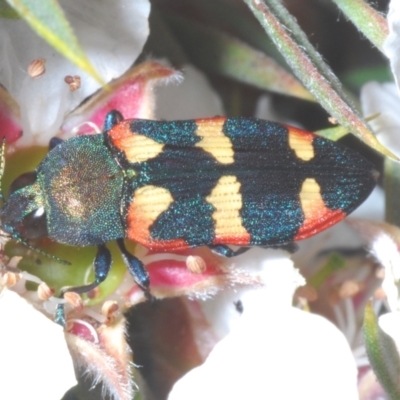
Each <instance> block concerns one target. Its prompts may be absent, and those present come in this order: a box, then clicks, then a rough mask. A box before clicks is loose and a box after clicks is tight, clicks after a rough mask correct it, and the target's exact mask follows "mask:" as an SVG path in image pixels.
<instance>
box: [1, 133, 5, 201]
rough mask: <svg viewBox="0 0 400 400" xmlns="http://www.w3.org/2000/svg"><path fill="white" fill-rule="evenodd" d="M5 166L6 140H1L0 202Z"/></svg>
mask: <svg viewBox="0 0 400 400" xmlns="http://www.w3.org/2000/svg"><path fill="white" fill-rule="evenodd" d="M5 165H6V138H3V140H2V141H1V148H0V186H1V187H0V201H2V202H3V201H4V196H3V185H2V183H3V174H4V168H5Z"/></svg>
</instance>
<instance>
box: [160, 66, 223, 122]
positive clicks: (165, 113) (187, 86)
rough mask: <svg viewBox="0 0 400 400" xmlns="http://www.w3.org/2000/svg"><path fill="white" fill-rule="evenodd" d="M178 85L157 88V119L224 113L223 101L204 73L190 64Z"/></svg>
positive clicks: (210, 115) (187, 117)
mask: <svg viewBox="0 0 400 400" xmlns="http://www.w3.org/2000/svg"><path fill="white" fill-rule="evenodd" d="M183 76H184V79H183V81H182V83H180V84H178V85H174V84H171V85H167V86H162V87H159V88H157V110H156V115H157V119H167V120H174V119H191V118H202V117H213V116H215V115H223V114H224V112H223V108H222V103H221V100H220V99H219V97H218V96H217V95H216V93H215V91H214V90H213V88H212V87H211V85H210V84H209V82H208V81H207V79H206V78H205V76H204V74H202V73H201V72H199V71H198V70H197V69H196V68H194V67H192V66H190V65H188V66H186V67H185V68H184V70H183Z"/></svg>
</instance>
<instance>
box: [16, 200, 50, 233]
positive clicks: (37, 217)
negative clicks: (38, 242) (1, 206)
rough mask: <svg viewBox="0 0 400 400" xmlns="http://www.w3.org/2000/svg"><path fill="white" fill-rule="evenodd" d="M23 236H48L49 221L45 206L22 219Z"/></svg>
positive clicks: (21, 231)
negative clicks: (47, 220)
mask: <svg viewBox="0 0 400 400" xmlns="http://www.w3.org/2000/svg"><path fill="white" fill-rule="evenodd" d="M20 233H21V236H22V237H24V238H26V239H38V238H41V237H44V236H47V222H46V213H45V212H44V208H43V207H40V208H38V209H37V210H35V211H32V212H31V213H29V214H28V215H27V216H26V217H25V218H24V219H23V221H22V226H21V228H20Z"/></svg>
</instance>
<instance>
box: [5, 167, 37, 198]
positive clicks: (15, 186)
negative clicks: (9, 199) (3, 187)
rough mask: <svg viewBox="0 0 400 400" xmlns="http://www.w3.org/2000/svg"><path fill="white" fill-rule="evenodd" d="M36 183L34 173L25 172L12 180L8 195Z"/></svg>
mask: <svg viewBox="0 0 400 400" xmlns="http://www.w3.org/2000/svg"><path fill="white" fill-rule="evenodd" d="M35 182H36V172H35V171H30V172H25V173H24V174H22V175H20V176H19V177H18V178H16V179H14V181H13V183H12V184H11V185H10V194H11V193H14V192H16V191H17V190H19V189H22V188H23V187H25V186H28V185H32V184H33V183H35Z"/></svg>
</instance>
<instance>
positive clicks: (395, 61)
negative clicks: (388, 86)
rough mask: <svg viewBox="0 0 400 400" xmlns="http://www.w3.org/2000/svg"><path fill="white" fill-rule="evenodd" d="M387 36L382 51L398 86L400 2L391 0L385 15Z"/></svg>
mask: <svg viewBox="0 0 400 400" xmlns="http://www.w3.org/2000/svg"><path fill="white" fill-rule="evenodd" d="M387 20H388V24H389V36H388V37H387V39H386V41H385V43H384V51H385V53H386V55H387V56H388V57H389V59H390V66H391V68H392V72H393V75H394V77H395V80H396V82H397V85H398V86H399V83H400V82H399V80H400V2H399V1H398V0H392V1H391V2H390V5H389V12H388V16H387Z"/></svg>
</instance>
